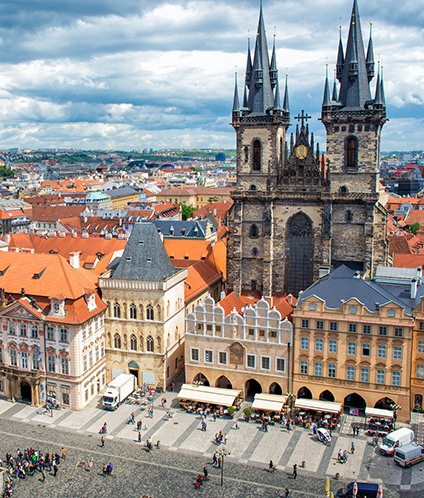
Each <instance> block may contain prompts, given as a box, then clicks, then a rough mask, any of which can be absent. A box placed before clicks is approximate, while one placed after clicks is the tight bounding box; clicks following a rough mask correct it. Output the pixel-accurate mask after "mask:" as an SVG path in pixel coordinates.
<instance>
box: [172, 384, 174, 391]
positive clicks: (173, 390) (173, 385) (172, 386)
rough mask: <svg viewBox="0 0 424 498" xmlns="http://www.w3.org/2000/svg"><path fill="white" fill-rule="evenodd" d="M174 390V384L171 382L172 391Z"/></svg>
mask: <svg viewBox="0 0 424 498" xmlns="http://www.w3.org/2000/svg"><path fill="white" fill-rule="evenodd" d="M173 392H174V384H171V393H173Z"/></svg>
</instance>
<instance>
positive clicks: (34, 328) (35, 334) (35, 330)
mask: <svg viewBox="0 0 424 498" xmlns="http://www.w3.org/2000/svg"><path fill="white" fill-rule="evenodd" d="M31 337H32V338H33V339H37V338H38V327H37V325H31Z"/></svg>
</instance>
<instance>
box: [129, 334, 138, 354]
mask: <svg viewBox="0 0 424 498" xmlns="http://www.w3.org/2000/svg"><path fill="white" fill-rule="evenodd" d="M130 344H131V345H130V347H131V349H132V351H137V337H136V336H135V335H134V334H133V335H132V336H131V338H130Z"/></svg>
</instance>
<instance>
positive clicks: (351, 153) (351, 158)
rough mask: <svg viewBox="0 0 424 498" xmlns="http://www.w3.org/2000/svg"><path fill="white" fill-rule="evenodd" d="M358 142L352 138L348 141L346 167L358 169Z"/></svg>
mask: <svg viewBox="0 0 424 498" xmlns="http://www.w3.org/2000/svg"><path fill="white" fill-rule="evenodd" d="M357 147H358V145H357V141H356V138H355V137H350V138H349V140H348V141H347V154H346V156H347V157H346V159H347V160H346V167H347V168H356V154H357Z"/></svg>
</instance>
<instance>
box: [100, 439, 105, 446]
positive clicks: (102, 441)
mask: <svg viewBox="0 0 424 498" xmlns="http://www.w3.org/2000/svg"><path fill="white" fill-rule="evenodd" d="M100 442H101V443H102V448H103V447H104V445H105V438H104V437H103V436H102V438H101V439H100Z"/></svg>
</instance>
